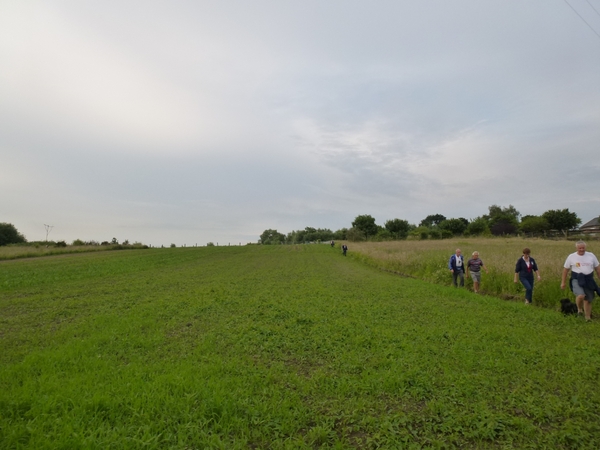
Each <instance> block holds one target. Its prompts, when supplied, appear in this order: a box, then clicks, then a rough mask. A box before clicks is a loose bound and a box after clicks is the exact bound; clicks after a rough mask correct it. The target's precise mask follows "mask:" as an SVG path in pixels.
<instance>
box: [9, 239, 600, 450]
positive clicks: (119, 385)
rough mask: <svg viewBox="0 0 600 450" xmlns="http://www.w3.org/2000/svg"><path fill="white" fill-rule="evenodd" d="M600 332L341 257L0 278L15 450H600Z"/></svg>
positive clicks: (281, 251)
mask: <svg viewBox="0 0 600 450" xmlns="http://www.w3.org/2000/svg"><path fill="white" fill-rule="evenodd" d="M599 381H600V327H599V326H598V324H597V323H591V324H586V323H584V322H581V321H578V320H577V319H575V318H563V317H562V316H560V315H559V314H558V313H556V312H555V311H551V310H544V309H539V308H526V307H525V306H524V305H522V304H520V303H514V302H503V301H501V300H498V299H496V298H491V297H485V296H476V295H474V294H472V293H469V292H467V291H465V290H455V289H452V288H448V287H444V286H439V285H434V284H428V283H424V282H422V281H418V280H413V279H405V278H400V277H397V276H394V275H391V274H387V273H383V272H380V271H377V270H376V269H372V268H369V267H366V266H364V265H361V264H360V263H359V262H357V261H355V260H351V259H350V258H344V257H342V256H341V255H340V254H339V253H338V251H337V250H333V249H331V248H329V246H325V245H323V246H317V245H315V246H297V247H295V246H283V247H279V246H275V247H266V246H265V247H257V246H247V247H213V248H211V247H203V248H178V249H151V250H145V251H131V252H130V251H123V252H101V253H95V254H80V255H72V256H69V257H61V258H43V259H28V260H20V261H10V262H4V263H0V448H35V449H40V448H48V449H50V448H52V449H55V448H98V449H101V448H102V449H105V448H181V449H191V448H223V449H225V448H226V449H232V448H233V449H235V448H240V449H242V448H243V449H247V448H273V449H279V448H289V449H297V448H421V447H430V448H503V447H504V448H598V447H600V420H599V419H600V417H599V415H600V392H599V390H598V383H599Z"/></svg>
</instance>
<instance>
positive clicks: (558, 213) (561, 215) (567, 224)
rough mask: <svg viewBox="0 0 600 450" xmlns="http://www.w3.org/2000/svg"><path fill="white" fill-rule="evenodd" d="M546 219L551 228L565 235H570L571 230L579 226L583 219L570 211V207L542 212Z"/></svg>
mask: <svg viewBox="0 0 600 450" xmlns="http://www.w3.org/2000/svg"><path fill="white" fill-rule="evenodd" d="M542 217H543V218H544V219H546V221H547V222H548V225H549V226H550V229H551V230H557V231H560V232H561V233H563V234H564V235H565V236H568V235H569V230H573V229H574V228H577V227H578V226H579V224H581V219H580V218H579V217H577V214H576V213H574V212H569V209H568V208H567V209H556V210H555V209H551V210H548V211H546V212H545V213H544V214H542Z"/></svg>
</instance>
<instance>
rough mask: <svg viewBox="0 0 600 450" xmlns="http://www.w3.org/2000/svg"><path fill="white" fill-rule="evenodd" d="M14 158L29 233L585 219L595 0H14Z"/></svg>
mask: <svg viewBox="0 0 600 450" xmlns="http://www.w3.org/2000/svg"><path fill="white" fill-rule="evenodd" d="M578 14H579V15H578ZM580 16H581V17H580ZM0 159H1V160H0V222H9V223H12V224H14V225H15V226H16V227H17V229H18V230H19V231H20V232H22V233H23V234H24V235H25V236H26V238H27V239H28V240H43V239H45V237H46V230H45V227H44V224H48V225H53V226H54V228H53V229H52V231H51V233H50V235H49V239H54V240H66V241H67V242H69V243H70V242H72V241H73V240H74V239H77V238H79V239H83V240H98V241H102V240H111V239H112V238H113V237H116V238H117V239H118V240H119V241H123V240H125V239H128V240H130V241H131V242H133V241H138V242H143V243H145V244H151V245H158V246H160V245H165V246H166V245H170V244H171V243H175V244H176V245H178V246H179V245H183V244H187V245H194V244H198V245H205V244H206V243H207V242H211V241H212V242H215V243H217V242H218V243H219V245H223V244H225V245H226V244H227V243H231V244H232V245H233V244H238V243H240V242H241V243H242V244H244V243H246V242H256V241H257V239H258V237H259V235H260V234H261V233H262V232H263V230H265V229H268V228H274V229H277V230H278V231H279V232H282V233H287V232H289V231H292V230H297V229H304V228H305V227H307V226H312V227H315V228H330V229H332V230H337V229H340V228H342V227H350V226H351V222H352V221H353V219H354V218H355V217H356V216H357V215H359V214H370V215H372V216H373V217H375V219H376V221H377V223H378V224H380V225H383V224H384V223H385V221H386V220H388V219H393V218H400V219H406V220H408V221H409V222H411V223H418V222H420V221H421V220H422V219H423V218H424V217H426V216H427V215H429V214H443V215H445V216H446V217H448V218H451V217H465V218H467V219H472V218H475V217H477V216H480V215H483V214H485V213H487V212H488V206H490V205H493V204H497V205H500V206H508V205H509V204H512V205H514V206H515V207H516V208H517V210H519V211H520V212H521V214H523V215H525V214H536V215H537V214H541V213H543V212H544V211H547V210H549V209H563V208H569V210H570V211H574V212H576V213H577V214H578V216H579V217H580V218H581V219H582V221H583V222H587V221H588V220H590V219H592V218H593V217H596V216H598V215H599V214H600V170H599V169H600V0H568V3H567V0H531V1H526V2H525V1H523V0H489V1H481V0H468V1H467V0H456V1H452V0H444V1H442V0H436V1H433V0H432V1H425V0H423V1H416V0H410V1H408V0H393V1H374V2H373V1H366V0H365V1H352V0H319V1H312V0H302V1H281V0H269V1H266V0H256V1H228V0H218V1H202V0H200V1H170V2H166V1H165V2H157V1H146V0H145V1H123V0H119V1H106V0H103V1H101V2H98V1H95V2H92V1H80V0H78V1H43V2H35V1H27V2H24V1H16V0H15V1H7V0H1V1H0Z"/></svg>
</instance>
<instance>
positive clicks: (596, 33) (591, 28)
mask: <svg viewBox="0 0 600 450" xmlns="http://www.w3.org/2000/svg"><path fill="white" fill-rule="evenodd" d="M564 2H565V3H566V4H567V5H569V8H571V9H572V10H573V11H574V12H575V14H577V15H578V16H579V18H580V19H581V20H583V22H584V23H585V24H586V25H587V26H588V27H590V30H592V31H593V32H594V34H595V35H596V36H598V38H600V34H599V33H598V32H597V31H596V30H595V29H594V28H593V27H592V26H591V25H590V24H589V23H587V21H586V20H585V19H584V18H583V17H582V16H581V14H579V13H578V12H577V10H576V9H575V8H573V7H572V6H571V4H570V3H569V2H568V1H567V0H564ZM588 3H589V2H588ZM594 10H595V8H594Z"/></svg>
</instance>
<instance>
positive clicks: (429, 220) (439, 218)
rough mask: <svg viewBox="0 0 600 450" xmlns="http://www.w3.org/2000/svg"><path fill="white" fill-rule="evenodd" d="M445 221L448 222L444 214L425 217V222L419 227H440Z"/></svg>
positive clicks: (422, 221)
mask: <svg viewBox="0 0 600 450" xmlns="http://www.w3.org/2000/svg"><path fill="white" fill-rule="evenodd" d="M444 220H446V216H444V215H442V214H432V215H429V216H427V217H425V218H424V219H423V220H421V223H420V224H419V226H420V227H427V228H431V227H434V226H437V225H439V224H440V223H441V222H443V221H444Z"/></svg>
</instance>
